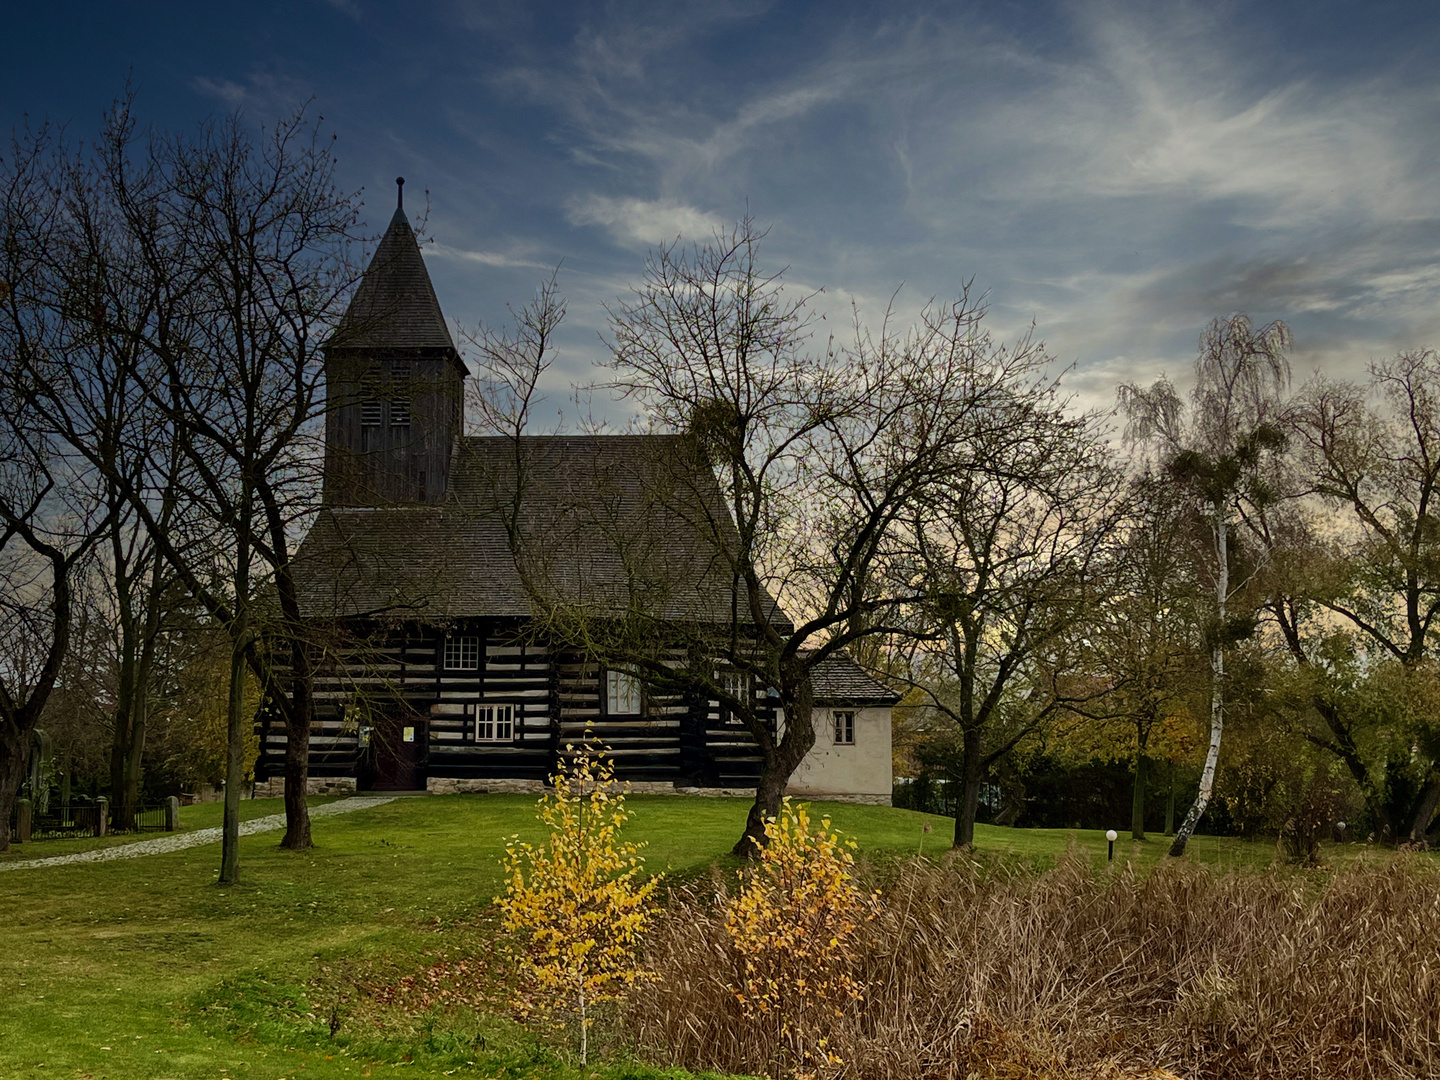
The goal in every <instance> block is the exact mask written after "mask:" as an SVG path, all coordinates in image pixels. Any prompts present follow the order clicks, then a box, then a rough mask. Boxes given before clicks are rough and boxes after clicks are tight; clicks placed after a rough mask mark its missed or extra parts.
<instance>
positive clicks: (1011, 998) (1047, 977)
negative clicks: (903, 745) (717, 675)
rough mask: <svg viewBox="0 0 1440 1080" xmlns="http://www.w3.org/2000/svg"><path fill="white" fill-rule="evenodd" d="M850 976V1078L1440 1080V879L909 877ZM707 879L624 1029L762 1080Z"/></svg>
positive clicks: (658, 943)
mask: <svg viewBox="0 0 1440 1080" xmlns="http://www.w3.org/2000/svg"><path fill="white" fill-rule="evenodd" d="M887 876H888V880H886V881H884V882H883V883H882V887H883V895H884V910H883V912H882V913H881V915H880V916H879V917H878V918H877V919H876V920H875V921H873V922H872V923H870V924H868V925H867V926H866V927H865V930H864V932H863V934H862V939H861V941H860V942H859V944H858V946H857V949H856V952H855V954H854V956H853V963H854V971H855V975H856V977H857V978H859V979H860V980H861V981H862V982H863V984H864V985H865V987H866V990H865V997H864V999H863V1000H862V1001H860V1002H858V1003H856V1004H855V1005H853V1006H850V1007H847V1008H846V1010H845V1012H844V1014H843V1016H842V1018H841V1019H839V1020H837V1021H836V1022H835V1027H834V1029H833V1030H832V1031H830V1032H829V1033H828V1034H829V1041H830V1046H831V1047H832V1048H833V1049H834V1050H835V1052H837V1053H838V1054H839V1055H840V1056H841V1057H842V1058H843V1059H844V1062H845V1064H844V1065H843V1066H842V1067H839V1068H835V1069H831V1070H825V1075H834V1076H837V1077H838V1076H846V1077H857V1078H892V1077H893V1078H901V1077H904V1078H907V1080H909V1078H931V1077H933V1078H937V1080H941V1078H944V1080H950V1078H954V1080H969V1078H971V1077H975V1078H979V1080H1021V1078H1030V1077H1056V1078H1080V1077H1085V1078H1095V1080H1101V1078H1106V1080H1112V1078H1119V1077H1163V1076H1167V1075H1170V1073H1168V1072H1166V1071H1165V1070H1170V1071H1171V1072H1173V1073H1174V1074H1178V1075H1180V1076H1184V1077H1195V1078H1200V1077H1206V1078H1209V1077H1226V1078H1229V1077H1235V1078H1250V1077H1266V1078H1291V1077H1294V1078H1299V1077H1315V1078H1321V1077H1323V1078H1327V1080H1330V1078H1338V1080H1349V1078H1357V1080H1358V1078H1379V1077H1387V1078H1388V1077H1440V871H1437V868H1436V867H1435V866H1434V865H1433V864H1432V863H1429V862H1427V861H1422V859H1420V858H1416V857H1406V856H1397V857H1396V858H1395V859H1393V860H1392V861H1389V862H1387V863H1385V864H1383V865H1378V866H1377V865H1369V866H1364V865H1362V866H1358V867H1354V868H1351V869H1348V870H1344V871H1341V872H1337V873H1335V874H1333V875H1325V874H1319V873H1316V872H1299V871H1295V870H1287V869H1273V870H1270V871H1266V872H1252V873H1229V874H1225V875H1223V876H1222V875H1219V874H1216V873H1213V872H1210V871H1207V870H1206V869H1204V868H1201V867H1194V866H1188V865H1183V864H1175V865H1168V866H1164V867H1162V868H1160V869H1158V870H1155V871H1154V872H1152V873H1149V874H1147V875H1145V876H1138V875H1136V874H1133V873H1131V872H1128V871H1125V870H1117V871H1115V872H1110V873H1107V872H1097V871H1095V870H1093V869H1091V867H1090V866H1089V864H1088V863H1087V862H1086V860H1084V859H1082V858H1080V857H1078V856H1073V855H1072V856H1071V857H1067V858H1066V859H1064V860H1063V861H1062V862H1061V863H1060V865H1059V866H1057V867H1056V868H1055V869H1054V870H1052V871H1049V872H1047V873H1043V874H1039V875H1034V874H1031V873H1028V872H1021V871H1007V870H1003V869H1000V870H997V869H995V868H990V867H986V866H983V865H981V864H978V863H976V862H973V861H971V860H969V859H967V858H964V857H961V856H952V857H950V858H948V859H946V860H945V861H943V862H942V863H940V864H938V865H937V864H934V863H930V862H926V861H923V860H919V859H915V860H911V861H909V862H907V863H905V864H903V865H902V866H900V867H898V868H896V869H894V870H893V871H892V873H891V874H890V875H887ZM725 892H726V885H725V883H724V882H723V881H722V880H721V879H720V878H719V877H718V876H717V877H716V879H715V880H714V882H713V883H712V884H711V885H710V886H709V887H707V888H692V889H690V890H689V891H688V892H683V893H679V894H677V895H675V896H674V897H673V898H672V901H671V903H670V906H669V909H668V912H667V916H666V918H665V919H664V920H663V922H662V923H661V925H660V926H658V927H657V929H656V930H655V932H654V933H653V934H652V936H651V938H650V943H649V962H650V963H651V964H652V965H653V966H654V968H655V969H656V970H658V971H659V973H660V975H661V978H662V980H663V981H662V983H661V984H660V986H659V987H656V988H654V989H651V990H648V991H646V992H645V993H643V994H641V995H638V996H637V997H636V998H635V999H634V1000H633V1001H632V1002H631V1004H630V1006H629V1011H628V1014H627V1022H628V1024H629V1026H630V1029H631V1032H632V1034H633V1036H634V1037H635V1038H636V1039H638V1040H639V1041H640V1043H641V1044H642V1045H645V1046H648V1047H652V1048H654V1049H655V1051H656V1052H658V1053H659V1054H661V1055H662V1056H664V1057H667V1058H669V1059H670V1060H671V1061H673V1062H674V1063H675V1064H680V1065H684V1066H688V1067H691V1068H707V1067H708V1068H720V1069H725V1070H732V1071H749V1072H757V1073H764V1072H769V1071H771V1068H772V1062H773V1061H774V1060H776V1057H775V1055H774V1048H773V1047H772V1046H770V1044H769V1040H768V1037H767V1033H766V1032H765V1031H763V1030H759V1029H757V1028H755V1027H753V1026H750V1025H747V1024H746V1023H745V1021H744V1020H743V1018H742V1016H741V1013H740V1010H739V1008H738V1006H737V1003H736V1000H735V994H734V991H733V989H732V987H733V986H734V985H736V982H737V970H738V969H737V960H736V957H735V956H734V955H733V952H732V951H731V948H730V946H729V943H728V941H727V939H726V935H725V932H724V929H723V925H722V924H723V914H722V913H721V912H720V910H719V908H720V906H721V903H722V902H723V900H724V896H725Z"/></svg>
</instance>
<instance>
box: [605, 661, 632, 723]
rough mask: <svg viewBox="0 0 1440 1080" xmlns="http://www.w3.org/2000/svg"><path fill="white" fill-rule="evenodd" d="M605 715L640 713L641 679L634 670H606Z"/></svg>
mask: <svg viewBox="0 0 1440 1080" xmlns="http://www.w3.org/2000/svg"><path fill="white" fill-rule="evenodd" d="M605 715H606V716H639V715H640V680H639V678H637V677H636V675H635V673H634V672H633V671H619V670H617V669H615V668H609V669H607V670H606V672H605Z"/></svg>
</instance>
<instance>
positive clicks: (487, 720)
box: [470, 704, 515, 743]
mask: <svg viewBox="0 0 1440 1080" xmlns="http://www.w3.org/2000/svg"><path fill="white" fill-rule="evenodd" d="M473 708H474V710H475V715H474V717H473V722H472V724H471V728H470V735H471V738H473V739H474V740H475V741H476V742H491V743H498V742H512V741H513V740H514V738H515V706H514V705H485V704H479V705H475V706H473Z"/></svg>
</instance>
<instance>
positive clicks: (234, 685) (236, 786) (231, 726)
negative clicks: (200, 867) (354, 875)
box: [220, 615, 248, 885]
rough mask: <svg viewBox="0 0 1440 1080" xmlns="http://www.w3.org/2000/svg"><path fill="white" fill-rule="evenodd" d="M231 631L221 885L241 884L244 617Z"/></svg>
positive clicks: (244, 669)
mask: <svg viewBox="0 0 1440 1080" xmlns="http://www.w3.org/2000/svg"><path fill="white" fill-rule="evenodd" d="M237 621H238V623H239V625H237V626H234V627H232V628H231V634H232V636H231V640H230V700H229V703H228V706H227V708H226V712H225V733H226V748H225V821H224V827H223V829H222V831H221V840H220V884H221V885H234V884H236V883H237V882H239V880H240V785H241V784H242V783H243V782H244V779H245V672H246V661H245V635H246V633H247V632H248V631H247V628H246V620H245V617H244V616H243V615H241V616H239V617H238V619H237Z"/></svg>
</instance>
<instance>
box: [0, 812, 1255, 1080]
mask: <svg viewBox="0 0 1440 1080" xmlns="http://www.w3.org/2000/svg"><path fill="white" fill-rule="evenodd" d="M319 801H321V800H315V802H316V803H318V802H319ZM534 802H535V801H534V799H533V798H532V797H529V796H507V795H479V796H445V797H433V798H407V799H398V800H396V801H394V802H392V803H388V804H386V805H383V806H379V807H375V808H372V809H369V810H362V811H358V812H355V813H352V814H346V815H341V816H337V817H324V818H317V819H315V823H314V836H315V842H316V844H317V847H316V848H315V849H314V850H313V851H309V852H303V853H295V852H284V851H281V850H279V848H278V847H277V846H276V845H277V843H278V841H279V837H280V833H279V832H278V831H277V832H270V833H263V834H259V835H256V836H251V837H247V838H245V839H243V840H242V841H241V874H242V878H243V881H242V883H241V884H240V885H239V886H236V887H233V888H229V889H220V888H217V887H215V885H214V880H215V876H216V868H217V864H218V860H219V850H220V849H219V845H218V843H216V844H207V845H202V846H199V847H195V848H190V849H187V850H184V851H179V852H174V853H170V854H166V855H155V856H147V857H143V858H138V859H133V860H120V861H114V862H106V863H90V864H80V865H76V866H56V867H44V868H37V869H22V870H14V871H9V872H5V873H0V903H3V905H4V927H3V929H0V985H4V986H5V987H6V989H7V991H8V992H7V993H6V994H5V995H4V996H3V999H0V1077H6V1078H9V1077H24V1078H33V1080H39V1078H52V1077H75V1078H77V1080H78V1078H89V1080H100V1078H106V1080H121V1078H132V1077H145V1078H162V1077H164V1078H185V1080H190V1078H197V1077H216V1078H220V1077H225V1078H229V1080H247V1078H254V1080H277V1078H281V1077H284V1078H288V1080H294V1078H296V1077H305V1078H307V1080H308V1078H314V1080H325V1078H330V1077H355V1076H366V1075H372V1076H388V1075H395V1076H404V1077H432V1076H433V1077H438V1076H449V1075H460V1076H498V1075H500V1074H501V1072H502V1071H504V1074H505V1075H506V1076H507V1077H512V1076H513V1077H517V1078H523V1077H531V1076H536V1077H543V1078H563V1077H571V1076H577V1077H578V1076H579V1075H580V1074H579V1072H578V1070H575V1069H573V1068H571V1067H570V1066H567V1065H565V1064H563V1063H562V1062H560V1061H559V1060H558V1059H557V1057H556V1055H555V1053H554V1051H552V1050H550V1049H548V1048H547V1047H546V1046H544V1045H543V1044H541V1043H540V1042H538V1041H536V1040H535V1039H534V1038H533V1037H532V1036H530V1035H529V1034H527V1033H526V1032H525V1031H524V1030H523V1029H521V1028H519V1027H517V1026H516V1025H514V1024H513V1023H511V1022H510V1021H509V1020H508V1019H505V1018H503V1017H500V1016H493V1015H492V1016H484V1015H482V1016H479V1017H476V1018H473V1019H472V1020H471V1021H469V1023H470V1025H471V1026H470V1027H463V1025H462V1029H463V1030H460V1031H459V1033H458V1034H457V1031H456V1030H454V1029H453V1024H452V1025H451V1027H449V1028H445V1029H444V1030H441V1029H439V1028H434V1029H427V1028H426V1026H425V1024H426V1022H425V1021H424V1020H423V1018H422V1019H421V1021H420V1023H419V1026H418V1027H417V1028H416V1029H414V1030H410V1031H407V1032H402V1033H399V1034H397V1033H395V1032H391V1033H389V1034H388V1035H384V1034H382V1035H380V1036H365V1035H364V1033H363V1032H355V1033H351V1032H349V1031H348V1030H347V1029H346V1028H345V1027H344V1026H342V1028H341V1032H340V1037H338V1038H336V1039H334V1040H332V1039H331V1037H330V1033H329V1029H328V1026H327V1022H326V1021H327V1018H328V1012H329V1008H330V1007H329V1006H327V1004H326V1002H325V1001H324V1000H322V999H323V998H324V997H325V994H326V992H327V991H326V990H325V988H324V986H323V985H319V984H323V982H324V978H325V977H324V976H323V974H322V972H323V971H324V970H325V969H329V970H330V971H332V972H333V971H335V970H341V971H342V972H343V970H344V968H343V965H344V964H345V963H348V962H349V960H348V959H342V958H352V959H353V958H360V960H361V961H364V960H365V959H366V958H388V959H386V961H385V962H387V963H389V962H392V960H393V958H395V957H402V958H408V957H414V958H418V957H420V956H421V954H423V953H429V954H432V955H433V954H436V953H438V952H440V951H444V950H447V949H461V950H462V951H463V950H464V949H465V948H469V949H470V950H471V953H472V954H475V955H476V957H477V959H476V960H475V963H476V964H477V965H481V966H483V964H484V955H483V953H484V951H485V950H484V941H483V935H480V933H479V932H478V931H477V930H476V929H475V924H476V923H477V922H478V921H479V920H481V919H482V918H483V917H484V916H485V914H486V909H487V906H488V905H489V902H490V899H491V897H493V896H494V895H495V894H496V892H497V891H499V889H500V888H501V881H500V864H499V856H500V853H501V851H502V850H503V844H504V838H506V837H507V836H509V835H511V834H517V833H518V834H520V835H521V836H523V837H525V838H526V839H539V838H540V831H539V827H538V825H537V823H536V821H535V818H534ZM630 805H631V806H632V807H633V808H634V809H635V811H636V816H635V819H634V820H633V821H632V823H631V826H630V828H631V830H632V836H633V838H635V839H637V840H643V841H648V843H649V848H648V850H647V856H648V865H649V867H650V869H652V870H668V871H670V872H671V873H672V874H678V875H680V876H686V875H688V874H694V873H699V872H700V871H702V870H703V869H704V868H705V867H706V866H708V865H709V864H711V863H713V862H715V861H716V860H717V859H722V858H723V856H724V853H725V852H727V851H728V850H729V848H730V847H731V845H732V844H733V843H734V842H735V839H736V837H737V836H738V835H739V833H740V830H741V828H742V826H743V823H744V819H745V813H746V810H747V808H748V802H747V801H745V800H741V799H705V798H695V797H681V796H674V797H664V796H648V797H647V796H635V797H632V798H631V800H630ZM212 807H214V808H212ZM245 807H246V811H247V816H251V815H254V816H258V815H260V814H262V813H274V812H278V811H279V809H280V802H279V800H254V801H250V800H247V801H246V803H245ZM813 810H815V811H821V812H825V811H828V812H829V813H830V814H831V815H832V817H833V819H834V825H835V827H836V828H837V829H839V830H841V831H842V832H845V833H848V834H850V835H853V836H854V837H855V838H856V839H857V840H858V841H859V842H860V845H861V850H862V852H865V853H870V854H872V855H875V856H878V857H882V858H883V857H892V858H893V857H895V856H896V855H900V854H906V853H911V852H914V851H916V850H917V849H918V848H919V847H920V844H921V842H922V839H923V843H924V846H925V849H926V851H927V852H929V853H938V852H940V851H943V850H944V849H945V848H946V847H948V844H949V839H950V829H951V827H952V823H951V822H950V821H949V820H948V819H945V818H926V817H925V816H923V815H920V814H915V813H912V812H910V811H903V810H892V809H888V808H880V807H862V806H848V805H839V804H830V805H824V804H821V805H817V806H815V807H814V808H813ZM181 813H182V822H183V823H184V825H185V827H186V828H200V827H204V826H205V825H210V824H218V823H219V817H218V814H219V811H218V804H210V805H206V806H196V807H186V808H184V809H183V810H182V812H181ZM816 816H817V817H818V816H819V815H818V814H817V815H816ZM212 817H213V818H214V820H213V821H211V820H210V819H211V818H212ZM927 821H928V822H929V823H930V824H931V825H932V827H933V832H931V833H930V834H928V835H925V834H923V833H922V825H923V824H924V823H926V822H927ZM125 840H126V838H114V840H112V842H121V843H123V842H125ZM977 841H978V844H977V846H978V847H979V848H980V849H982V850H990V851H994V852H996V853H999V854H1001V855H1005V854H1008V855H1010V856H1015V857H1019V858H1023V859H1026V860H1029V861H1031V862H1033V863H1035V864H1036V865H1046V864H1048V863H1051V862H1053V861H1054V859H1055V858H1056V857H1058V855H1059V854H1060V853H1061V852H1063V851H1064V849H1065V848H1066V846H1067V845H1069V844H1071V843H1075V844H1079V845H1081V846H1082V848H1083V849H1084V850H1086V851H1088V852H1089V853H1090V854H1091V857H1092V858H1094V859H1096V860H1100V861H1103V859H1104V852H1105V841H1104V837H1103V835H1102V834H1099V833H1073V832H1070V831H1066V830H1023V829H1019V830H1017V829H998V828H989V827H985V826H981V827H979V828H978V829H977ZM89 843H91V842H88V841H80V842H75V841H71V842H66V841H51V842H44V843H32V844H27V845H25V846H24V847H23V848H20V849H18V852H17V853H12V854H10V855H8V856H4V858H9V859H14V858H17V857H18V858H36V857H42V856H45V855H50V854H63V853H66V852H69V851H76V850H82V849H83V846H85V845H86V844H89ZM1166 847H1167V843H1166V841H1165V840H1164V839H1163V838H1156V839H1154V840H1152V841H1150V842H1148V843H1145V844H1131V843H1130V842H1129V841H1128V840H1127V841H1122V842H1120V843H1118V844H1117V845H1116V849H1117V850H1116V859H1117V861H1121V860H1125V859H1129V860H1133V861H1135V862H1136V863H1137V864H1145V863H1153V862H1155V861H1158V860H1159V859H1160V858H1161V857H1162V856H1163V854H1164V851H1165V849H1166ZM1190 857H1192V858H1195V859H1198V860H1203V861H1206V862H1211V863H1217V864H1219V865H1221V866H1232V865H1256V864H1264V863H1268V862H1269V861H1270V860H1271V859H1273V857H1274V847H1273V844H1270V843H1256V844H1246V843H1243V842H1240V841H1234V840H1223V841H1220V840H1215V839H1212V838H1206V837H1197V838H1196V840H1195V841H1194V842H1193V844H1192V848H1191V856H1190ZM477 943H478V949H479V951H478V952H477ZM424 963H425V961H424V960H420V959H416V960H415V961H414V962H413V963H412V965H411V966H412V968H421V967H423V966H424ZM317 980H318V983H317ZM342 981H343V978H342ZM336 1000H337V1002H338V1000H339V998H338V997H337V999H336ZM335 1007H336V1008H338V1005H336V1006H335ZM417 1032H418V1034H417ZM407 1058H408V1059H409V1060H407ZM594 1071H595V1070H591V1071H590V1072H594ZM590 1072H587V1073H586V1075H590ZM598 1075H599V1076H601V1077H606V1078H610V1080H620V1078H625V1077H634V1078H641V1077H658V1076H664V1075H671V1074H668V1073H665V1072H663V1071H660V1070H653V1069H648V1068H645V1067H643V1066H639V1065H627V1064H613V1063H612V1064H610V1065H607V1066H605V1067H604V1068H602V1069H600V1070H599V1071H598ZM675 1075H679V1074H675Z"/></svg>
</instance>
